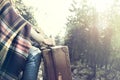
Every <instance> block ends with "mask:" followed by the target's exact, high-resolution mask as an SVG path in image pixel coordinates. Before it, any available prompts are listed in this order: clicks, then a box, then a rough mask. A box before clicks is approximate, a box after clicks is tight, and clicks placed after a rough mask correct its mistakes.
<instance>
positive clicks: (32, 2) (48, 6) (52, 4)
mask: <svg viewBox="0 0 120 80" xmlns="http://www.w3.org/2000/svg"><path fill="white" fill-rule="evenodd" d="M23 1H24V3H25V4H26V5H27V6H32V7H33V8H34V16H35V19H36V21H37V23H38V26H40V27H41V28H42V29H43V30H44V31H45V33H46V34H47V35H53V36H55V35H56V34H58V33H60V32H62V34H64V32H65V30H64V28H65V23H66V18H67V16H68V14H69V10H68V9H69V7H70V4H71V0H23Z"/></svg>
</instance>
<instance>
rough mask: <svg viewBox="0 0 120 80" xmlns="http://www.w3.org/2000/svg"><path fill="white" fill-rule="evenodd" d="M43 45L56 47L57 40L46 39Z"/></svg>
mask: <svg viewBox="0 0 120 80" xmlns="http://www.w3.org/2000/svg"><path fill="white" fill-rule="evenodd" d="M43 44H45V45H50V46H54V45H55V40H54V39H52V38H47V39H44V41H43Z"/></svg>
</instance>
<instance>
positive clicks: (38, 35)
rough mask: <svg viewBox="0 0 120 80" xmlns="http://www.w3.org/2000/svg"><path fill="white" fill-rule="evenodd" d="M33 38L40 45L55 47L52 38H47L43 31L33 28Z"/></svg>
mask: <svg viewBox="0 0 120 80" xmlns="http://www.w3.org/2000/svg"><path fill="white" fill-rule="evenodd" d="M31 37H32V38H33V39H35V40H36V41H37V42H38V43H44V44H46V45H55V41H54V40H53V39H51V38H48V37H46V36H45V34H44V33H43V31H42V30H41V31H40V30H39V31H36V30H35V29H33V28H31Z"/></svg>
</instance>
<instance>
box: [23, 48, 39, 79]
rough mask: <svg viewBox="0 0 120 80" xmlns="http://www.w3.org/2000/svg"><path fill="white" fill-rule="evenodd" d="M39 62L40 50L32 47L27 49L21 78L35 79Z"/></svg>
mask: <svg viewBox="0 0 120 80" xmlns="http://www.w3.org/2000/svg"><path fill="white" fill-rule="evenodd" d="M40 62H41V51H40V50H39V49H38V48H35V47H32V48H31V49H30V51H29V56H28V59H27V61H26V65H25V69H24V71H23V76H22V80H37V76H38V71H39V66H40Z"/></svg>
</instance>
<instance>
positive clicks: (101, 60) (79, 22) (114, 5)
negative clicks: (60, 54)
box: [15, 0, 120, 80]
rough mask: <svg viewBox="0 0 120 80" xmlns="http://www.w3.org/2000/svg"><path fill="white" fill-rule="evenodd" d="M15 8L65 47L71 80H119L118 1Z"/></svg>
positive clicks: (25, 0) (24, 2)
mask: <svg viewBox="0 0 120 80" xmlns="http://www.w3.org/2000/svg"><path fill="white" fill-rule="evenodd" d="M15 7H16V8H17V9H18V11H19V12H20V14H21V15H22V16H23V17H24V18H25V19H27V20H28V21H29V22H30V23H32V24H33V25H35V26H36V27H35V28H38V29H43V30H44V31H45V33H46V34H47V35H48V36H50V35H52V36H53V37H54V38H55V41H56V43H57V45H67V46H68V47H69V52H70V53H69V55H70V61H71V70H72V76H73V80H120V0H15Z"/></svg>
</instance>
